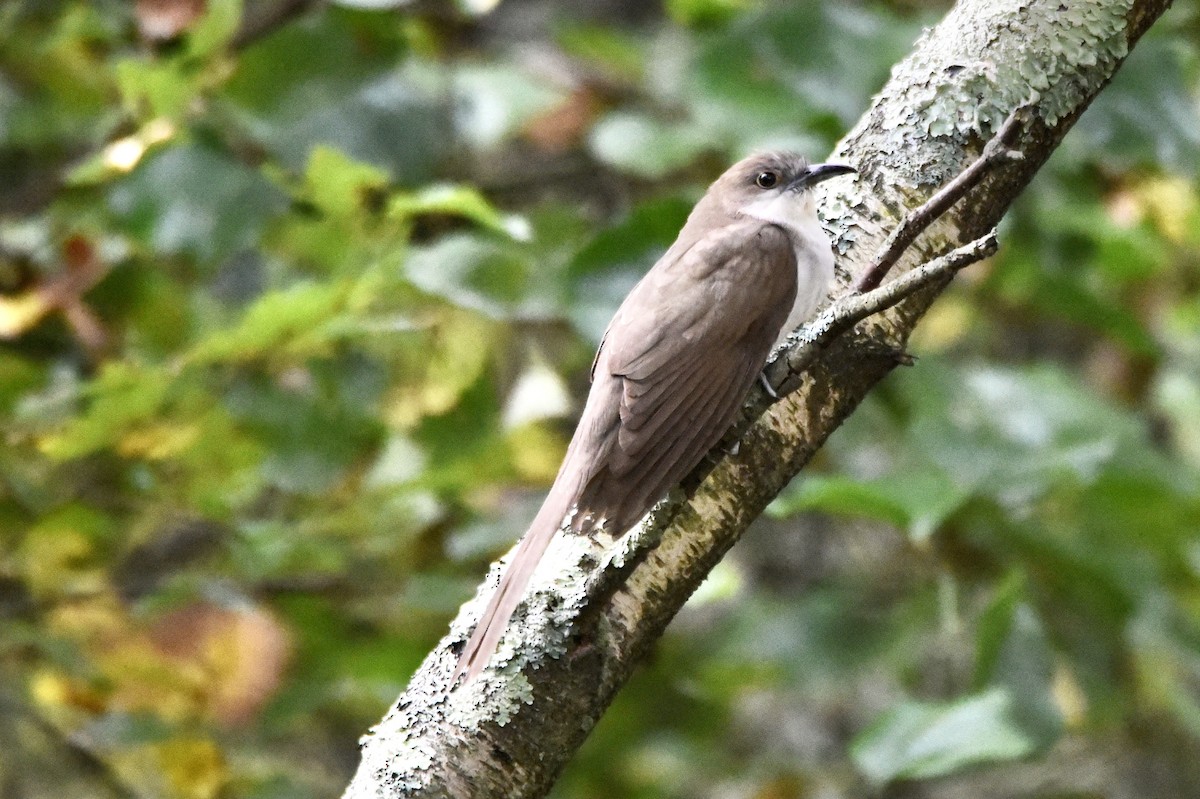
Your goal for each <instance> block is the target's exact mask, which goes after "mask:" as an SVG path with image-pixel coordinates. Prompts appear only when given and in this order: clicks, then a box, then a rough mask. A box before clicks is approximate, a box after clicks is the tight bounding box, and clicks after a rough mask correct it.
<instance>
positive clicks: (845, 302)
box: [764, 228, 999, 394]
mask: <svg viewBox="0 0 1200 799" xmlns="http://www.w3.org/2000/svg"><path fill="white" fill-rule="evenodd" d="M998 248H999V242H998V240H997V238H996V229H995V228H993V229H992V230H991V231H989V232H988V233H987V234H986V235H984V236H980V237H979V238H977V239H975V240H974V241H972V242H969V243H967V244H964V245H963V246H961V247H957V248H955V249H953V250H951V251H950V252H948V253H946V254H945V255H942V256H939V257H937V258H934V259H933V260H932V261H930V262H929V263H926V264H922V265H921V266H918V267H917V268H916V269H911V270H909V271H908V272H905V273H904V274H903V275H901V276H900V277H898V278H896V279H895V280H892V281H889V282H888V283H887V284H885V285H883V286H881V287H879V288H876V289H873V290H871V291H868V292H867V293H865V294H848V295H846V296H845V297H843V298H841V299H840V300H837V301H835V302H834V303H833V304H832V305H830V306H829V307H828V308H826V309H825V310H824V311H823V312H822V313H821V314H820V315H818V316H817V318H816V319H813V320H812V321H811V322H809V323H808V324H806V325H805V326H804V327H802V328H800V331H799V333H797V334H796V338H797V340H796V342H795V344H793V345H792V346H791V347H790V348H789V349H787V350H786V351H785V352H784V354H783V357H780V358H777V359H775V360H774V361H772V362H771V363H770V364H768V365H767V368H766V370H764V374H765V375H766V379H767V382H768V383H769V384H770V385H771V387H772V388H773V389H774V390H776V391H777V392H778V393H781V394H782V393H786V392H785V391H783V390H781V387H782V386H783V385H784V383H785V382H786V381H788V380H790V379H791V378H792V377H794V376H795V375H798V374H799V373H800V372H802V371H803V370H804V369H805V368H806V367H807V366H808V365H809V364H811V363H812V362H813V361H814V360H815V359H816V357H817V355H818V354H819V353H820V351H821V350H822V349H823V348H824V347H825V346H827V345H828V344H829V343H830V342H831V341H833V340H834V339H835V338H837V337H838V336H840V335H841V334H842V333H845V332H846V331H847V330H849V329H850V328H852V327H854V326H855V325H856V324H858V323H859V322H861V321H862V320H863V319H866V318H867V317H868V316H871V315H873V314H877V313H879V312H880V311H884V310H887V309H888V308H891V307H892V306H894V305H896V304H897V303H899V302H900V301H901V300H903V299H905V298H906V297H909V296H911V295H912V294H914V293H915V292H917V291H919V290H920V289H922V288H924V287H926V286H928V285H930V284H931V283H934V282H936V281H938V280H941V279H943V278H945V277H948V276H950V275H953V274H954V273H955V272H958V271H959V270H960V269H963V268H965V267H967V266H970V265H971V264H973V263H975V262H976V261H981V260H983V259H984V258H987V257H988V256H990V255H994V254H995V252H996V250H997V249H998Z"/></svg>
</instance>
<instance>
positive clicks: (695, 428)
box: [450, 151, 856, 686]
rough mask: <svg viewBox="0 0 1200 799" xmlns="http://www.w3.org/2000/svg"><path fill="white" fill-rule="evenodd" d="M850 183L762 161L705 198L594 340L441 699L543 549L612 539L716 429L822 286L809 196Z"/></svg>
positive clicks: (494, 640)
mask: <svg viewBox="0 0 1200 799" xmlns="http://www.w3.org/2000/svg"><path fill="white" fill-rule="evenodd" d="M855 171H856V170H855V169H854V168H853V167H851V166H849V165H846V164H835V163H826V164H810V163H809V162H808V161H807V160H806V159H805V158H804V157H803V156H801V155H799V154H797V153H794V152H787V151H772V152H764V153H757V154H754V155H751V156H749V157H746V158H744V159H742V160H740V161H738V162H737V163H735V164H734V165H733V166H731V167H729V169H727V170H726V171H725V172H724V173H723V174H722V175H721V176H720V177H718V178H717V179H716V180H715V181H714V182H713V183H712V185H711V186H709V188H708V190H707V191H706V192H705V194H704V196H703V197H701V199H700V200H699V201H698V202H697V203H696V205H695V207H694V208H693V209H692V211H691V213H690V214H689V215H688V218H687V221H686V222H685V223H684V225H683V228H682V229H681V230H680V232H679V236H678V237H677V238H676V240H675V242H674V243H673V244H672V245H671V247H670V248H669V249H668V250H667V251H666V253H664V254H663V256H662V257H661V258H659V260H658V261H657V262H656V263H655V264H654V266H653V267H651V268H650V270H649V271H648V272H647V273H646V274H645V275H644V276H643V277H642V279H641V280H640V281H638V283H637V284H636V285H635V286H634V287H633V289H632V290H631V291H630V292H629V294H628V295H627V296H626V298H625V300H624V301H623V302H622V303H621V305H620V306H619V307H618V309H617V311H616V314H615V315H614V316H613V318H612V321H611V322H610V323H609V325H608V328H607V330H606V331H605V333H604V335H603V337H602V338H601V340H600V345H599V347H598V348H597V350H596V355H595V358H594V359H593V362H592V370H591V388H590V391H589V392H588V397H587V400H586V402H585V404H584V408H583V413H582V414H581V415H580V419H579V423H578V426H577V427H576V429H575V433H574V435H573V436H572V438H571V442H570V444H569V445H568V446H567V452H566V455H565V456H564V458H563V462H562V466H561V467H560V468H559V471H558V475H557V477H556V478H555V480H554V483H553V484H552V485H551V488H550V491H549V493H548V494H547V496H546V499H545V501H544V502H543V504H542V506H541V508H540V510H539V511H538V512H537V514H536V515H535V516H534V519H533V521H532V523H531V524H530V526H529V528H528V530H527V531H526V533H525V535H524V536H523V537H522V538H521V540H520V543H519V544H518V545H517V547H516V550H515V552H514V553H513V556H512V558H511V560H510V561H509V563H508V566H507V567H506V569H505V571H504V573H503V575H502V576H501V578H500V583H499V585H498V586H497V588H496V590H495V592H494V593H493V594H492V596H491V599H490V601H489V603H488V605H487V606H486V608H485V609H484V611H483V614H482V615H481V616H480V619H479V621H478V623H477V624H476V626H475V629H474V631H473V632H472V634H471V636H470V637H469V638H468V639H467V642H466V644H465V645H464V647H463V649H462V651H461V654H460V655H459V659H458V662H457V664H456V666H455V669H454V673H453V675H452V677H451V681H450V685H451V686H455V685H457V684H458V681H459V679H460V677H463V676H464V675H465V677H466V679H465V680H464V681H463V683H462V684H464V685H465V684H468V683H470V682H471V681H472V680H474V679H475V678H476V677H477V676H479V674H480V673H482V672H483V670H484V668H485V667H486V666H487V663H488V661H489V660H490V659H491V656H492V654H493V653H494V652H495V651H496V648H497V646H498V645H499V642H500V639H501V637H502V636H503V634H504V630H505V627H506V626H507V624H508V621H509V619H510V618H511V616H512V614H513V612H514V611H515V610H516V608H517V606H518V604H519V603H520V601H521V599H522V597H523V594H524V591H525V588H526V587H527V585H528V583H529V580H530V578H531V577H532V575H533V572H534V570H535V568H536V567H537V565H538V562H539V561H540V560H541V558H542V556H543V555H544V554H545V552H546V550H547V548H548V547H549V545H550V542H551V540H553V538H554V536H555V535H557V534H559V533H560V532H566V533H573V534H591V533H595V532H597V531H600V530H603V531H604V532H606V533H608V534H610V535H612V536H620V535H623V534H624V533H625V532H627V531H628V530H629V529H630V528H631V527H632V526H633V525H634V524H635V523H636V522H637V521H638V520H639V519H640V518H641V517H642V516H643V515H644V514H645V513H646V512H647V511H648V510H649V509H650V508H651V507H652V506H653V505H654V504H655V503H656V502H657V501H658V500H659V499H660V498H662V496H664V495H665V494H666V492H667V491H668V490H669V489H670V488H671V487H672V486H674V485H675V484H677V483H679V481H680V480H682V479H683V478H684V477H685V476H687V474H688V473H689V472H690V471H691V470H692V469H694V468H695V467H696V466H697V464H699V462H700V460H701V459H702V458H703V457H704V455H705V453H707V452H708V450H710V449H711V448H712V447H713V446H714V445H715V444H716V443H717V442H718V441H719V440H720V439H721V437H722V436H723V435H724V434H725V432H726V431H727V430H728V429H729V426H730V425H731V424H732V423H733V420H734V418H735V417H736V415H737V411H738V408H739V407H740V405H741V403H742V401H743V399H744V398H745V396H746V394H747V393H748V392H749V390H750V387H751V385H752V384H753V383H754V381H755V380H756V379H757V378H758V376H759V375H760V374H761V373H762V368H763V366H764V364H765V362H766V359H767V356H768V355H769V354H770V352H771V350H772V348H773V347H774V346H776V345H777V344H779V343H781V342H782V341H783V340H784V339H785V338H786V337H787V335H788V334H789V333H790V332H791V331H792V330H794V329H795V328H796V327H797V326H799V324H800V323H801V322H803V321H805V320H806V319H808V318H809V317H811V316H812V314H813V313H814V312H815V311H816V309H817V307H818V306H819V305H820V303H821V302H822V301H823V300H824V299H825V297H826V296H827V295H828V292H829V289H830V287H831V286H832V282H833V251H832V247H831V245H830V242H829V239H828V238H827V237H826V235H825V233H824V231H823V230H822V228H821V225H820V222H819V221H818V218H817V209H816V201H815V197H814V196H813V192H812V188H813V186H815V185H816V184H817V183H820V182H821V181H824V180H827V179H829V178H833V177H837V176H838V175H845V174H849V173H852V172H855Z"/></svg>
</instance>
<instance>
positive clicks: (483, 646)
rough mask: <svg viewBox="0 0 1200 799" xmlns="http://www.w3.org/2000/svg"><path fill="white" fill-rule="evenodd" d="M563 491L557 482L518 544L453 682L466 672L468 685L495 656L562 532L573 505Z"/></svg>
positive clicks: (461, 659) (463, 653) (469, 643)
mask: <svg viewBox="0 0 1200 799" xmlns="http://www.w3.org/2000/svg"><path fill="white" fill-rule="evenodd" d="M561 493H563V492H562V491H561V488H560V486H559V485H557V484H556V485H555V486H554V487H553V488H552V489H551V490H550V495H549V496H547V497H546V501H545V503H543V505H542V508H541V510H539V511H538V514H537V516H536V517H535V518H534V520H533V524H531V525H530V526H529V529H528V530H527V531H526V532H525V535H524V537H522V538H521V542H520V543H519V544H517V549H516V552H515V553H513V557H512V560H511V561H510V562H509V564H508V567H507V568H506V569H505V570H504V575H503V576H502V577H501V578H500V585H498V586H497V587H496V593H494V594H492V599H491V601H489V602H488V604H487V607H486V608H485V609H484V611H483V614H482V615H481V616H480V617H479V623H478V624H476V625H475V631H474V632H473V633H471V637H470V638H468V639H467V644H466V646H465V647H463V651H462V654H461V655H460V656H459V658H458V665H457V666H455V667H454V676H453V677H451V678H450V685H451V686H453V685H454V684H455V683H457V682H458V678H459V677H460V676H462V675H463V674H465V675H467V679H466V681H465V682H464V685H465V684H466V683H469V682H471V680H474V679H475V678H476V677H478V676H479V673H480V672H482V671H483V668H484V666H486V665H487V663H488V660H490V659H491V656H492V653H493V652H495V651H496V647H497V646H498V645H499V643H500V638H501V636H503V635H504V628H505V627H507V626H508V620H509V619H510V618H511V617H512V614H513V611H515V610H516V609H517V605H518V604H520V602H521V598H522V597H523V596H524V595H525V588H526V586H528V585H529V579H530V578H531V577H532V576H533V572H534V570H535V569H536V568H537V565H538V563H539V562H540V561H541V559H542V556H543V555H545V554H546V549H547V548H548V547H549V546H550V542H551V541H552V540H554V534H555V533H557V532H558V530H559V527H560V526H561V524H562V522H563V517H564V516H565V515H566V512H567V509H568V508H569V502H565V501H564V500H563V498H562V497H560V494H561Z"/></svg>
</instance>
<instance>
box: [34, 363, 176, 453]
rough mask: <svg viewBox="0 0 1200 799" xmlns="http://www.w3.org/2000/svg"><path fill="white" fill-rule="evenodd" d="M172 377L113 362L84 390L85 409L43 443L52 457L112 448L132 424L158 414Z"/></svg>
mask: <svg viewBox="0 0 1200 799" xmlns="http://www.w3.org/2000/svg"><path fill="white" fill-rule="evenodd" d="M173 380H174V378H173V377H172V375H171V374H170V373H169V372H168V371H167V370H164V369H153V368H142V367H138V366H134V365H131V364H126V363H122V362H119V361H114V362H110V363H108V364H106V365H105V366H104V368H103V370H102V371H101V372H100V375H99V377H97V378H96V380H95V381H94V382H93V383H92V384H91V385H89V386H88V387H87V389H86V394H87V396H88V397H89V398H90V402H89V404H88V406H87V410H86V411H84V412H83V413H81V414H80V415H78V416H76V417H74V418H73V419H72V420H71V421H70V422H69V423H68V424H67V425H66V427H65V428H63V429H62V430H61V431H59V432H58V433H56V434H55V435H52V436H50V437H48V438H47V439H45V440H43V441H42V444H41V449H42V451H43V452H44V453H45V454H46V455H48V456H49V457H51V458H55V459H57V460H66V459H69V458H78V457H80V456H82V455H86V454H88V453H91V452H95V451H96V450H99V449H104V448H106V447H111V446H113V445H114V444H116V443H117V442H118V441H119V439H120V438H121V436H122V435H123V434H124V433H126V432H127V431H128V430H129V428H130V427H131V426H132V425H135V424H137V423H139V422H142V421H146V420H148V419H150V418H152V417H153V416H154V415H155V414H157V413H158V411H159V409H160V408H161V407H162V405H163V402H164V401H165V400H166V398H167V392H168V391H169V390H170V388H171V384H172V382H173Z"/></svg>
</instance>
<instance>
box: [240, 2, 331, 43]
mask: <svg viewBox="0 0 1200 799" xmlns="http://www.w3.org/2000/svg"><path fill="white" fill-rule="evenodd" d="M316 4H317V0H280V2H277V3H275V4H274V5H272V6H268V7H266V8H265V9H262V10H261V11H260V13H258V14H256V15H249V14H248V15H246V17H245V18H244V19H243V20H242V27H241V29H240V30H238V32H237V33H236V34H234V37H233V41H231V42H230V43H229V46H230V47H231V48H232V49H234V50H242V49H245V48H246V47H249V46H250V45H252V44H254V43H255V42H256V41H258V40H259V39H261V38H263V37H264V36H267V35H268V34H271V33H274V32H275V31H276V30H277V29H278V28H281V27H283V26H284V25H286V24H287V23H289V22H291V21H292V20H293V19H295V18H296V17H299V16H300V15H302V14H303V13H305V12H306V11H308V10H309V9H310V8H312V7H314V6H315V5H316Z"/></svg>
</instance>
